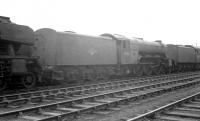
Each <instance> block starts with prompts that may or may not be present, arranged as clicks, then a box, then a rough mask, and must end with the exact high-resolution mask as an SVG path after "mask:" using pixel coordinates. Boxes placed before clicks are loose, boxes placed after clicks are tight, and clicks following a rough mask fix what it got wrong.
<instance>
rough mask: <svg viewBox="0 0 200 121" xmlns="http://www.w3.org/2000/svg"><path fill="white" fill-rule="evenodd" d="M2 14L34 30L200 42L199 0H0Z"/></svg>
mask: <svg viewBox="0 0 200 121" xmlns="http://www.w3.org/2000/svg"><path fill="white" fill-rule="evenodd" d="M0 3H1V7H0V16H8V17H10V18H11V21H13V22H14V23H17V24H23V25H27V26H30V27H31V28H33V29H34V30H37V29H40V28H52V29H55V30H57V31H74V32H77V33H81V34H87V35H100V34H102V33H114V34H115V33H116V34H121V35H125V36H128V37H140V38H144V40H148V41H154V40H162V41H163V42H164V43H168V44H190V45H196V44H197V45H198V46H200V0H0Z"/></svg>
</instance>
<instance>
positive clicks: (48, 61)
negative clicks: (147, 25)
mask: <svg viewBox="0 0 200 121" xmlns="http://www.w3.org/2000/svg"><path fill="white" fill-rule="evenodd" d="M35 34H36V41H35V48H36V50H35V51H34V52H35V54H36V55H37V56H39V57H40V63H41V64H42V65H45V66H46V67H47V68H48V69H47V70H52V71H49V72H52V73H51V74H50V75H51V76H48V77H51V78H55V79H62V77H63V80H65V81H67V82H68V83H76V82H80V81H82V82H83V83H84V82H87V81H98V80H106V79H111V78H118V77H127V76H143V75H160V74H165V73H173V72H183V71H195V70H199V69H200V49H199V48H195V47H192V46H179V45H165V44H163V43H162V42H161V41H155V42H148V41H144V40H143V39H141V38H127V37H124V36H122V35H111V34H102V35H101V36H87V35H81V34H77V33H74V32H57V31H55V30H52V29H48V28H44V29H40V30H37V31H36V32H35Z"/></svg>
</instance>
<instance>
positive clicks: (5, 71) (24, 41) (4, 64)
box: [0, 16, 41, 90]
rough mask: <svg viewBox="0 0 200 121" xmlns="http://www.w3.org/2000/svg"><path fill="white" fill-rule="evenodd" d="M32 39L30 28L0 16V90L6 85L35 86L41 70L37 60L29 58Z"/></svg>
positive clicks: (32, 34) (32, 32) (32, 33)
mask: <svg viewBox="0 0 200 121" xmlns="http://www.w3.org/2000/svg"><path fill="white" fill-rule="evenodd" d="M34 37H35V35H34V31H33V30H32V29H31V28H29V27H27V26H23V25H17V24H14V23H12V22H11V21H10V18H8V17H2V16H0V90H3V89H5V88H6V86H7V84H8V83H9V84H14V83H15V84H16V83H18V84H19V83H20V84H23V85H24V86H25V87H26V88H30V87H32V86H34V85H35V83H36V80H37V79H38V72H39V70H41V69H40V65H39V64H38V63H37V58H33V57H31V53H32V52H31V50H30V46H32V45H33V44H34V39H35V38H34Z"/></svg>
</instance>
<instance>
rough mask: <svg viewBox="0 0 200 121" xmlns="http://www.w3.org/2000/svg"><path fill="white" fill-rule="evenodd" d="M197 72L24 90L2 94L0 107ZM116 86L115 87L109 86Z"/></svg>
mask: <svg viewBox="0 0 200 121" xmlns="http://www.w3.org/2000/svg"><path fill="white" fill-rule="evenodd" d="M195 74H196V73H187V74H171V75H163V76H156V77H145V78H139V79H138V80H137V81H136V80H135V79H130V80H122V81H115V82H107V83H99V84H92V85H84V86H74V87H67V88H58V89H48V90H40V91H30V92H23V93H15V94H8V95H2V96H0V107H2V106H4V107H5V106H8V105H9V104H15V105H17V104H18V103H17V102H20V101H21V102H23V103H24V101H25V102H26V101H27V99H28V100H31V99H33V98H41V96H42V98H45V97H46V96H49V95H51V94H53V95H55V94H57V93H63V92H64V93H66V94H67V95H69V96H73V95H80V94H81V93H84V92H89V91H93V90H96V91H99V92H100V91H106V90H113V89H120V88H124V87H128V86H131V87H133V86H135V87H137V86H141V85H144V84H153V83H158V82H160V81H166V80H167V79H169V80H170V79H171V80H172V79H176V78H180V77H185V76H191V75H195ZM109 87H114V88H109Z"/></svg>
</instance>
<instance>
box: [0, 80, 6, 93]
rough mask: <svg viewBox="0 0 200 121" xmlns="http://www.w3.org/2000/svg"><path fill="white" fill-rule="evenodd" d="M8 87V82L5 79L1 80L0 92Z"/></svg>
mask: <svg viewBox="0 0 200 121" xmlns="http://www.w3.org/2000/svg"><path fill="white" fill-rule="evenodd" d="M6 87H7V82H6V81H5V80H4V79H3V78H0V91H2V90H4V89H5V88H6Z"/></svg>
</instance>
